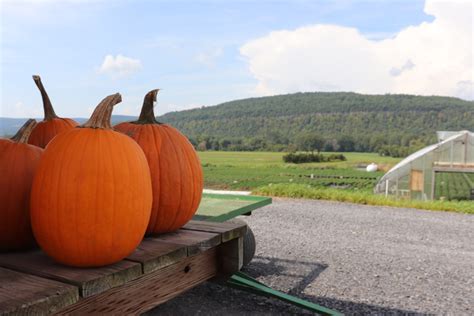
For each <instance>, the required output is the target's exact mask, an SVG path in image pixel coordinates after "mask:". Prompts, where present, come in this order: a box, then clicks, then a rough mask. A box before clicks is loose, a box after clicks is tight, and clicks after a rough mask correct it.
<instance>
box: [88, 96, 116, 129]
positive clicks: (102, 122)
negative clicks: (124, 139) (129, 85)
mask: <svg viewBox="0 0 474 316" xmlns="http://www.w3.org/2000/svg"><path fill="white" fill-rule="evenodd" d="M120 102H122V96H121V95H120V93H116V94H112V95H109V96H108V97H106V98H105V99H103V100H102V101H100V103H99V104H98V105H97V107H96V108H95V110H94V113H92V115H91V118H90V119H89V120H88V121H87V122H85V123H84V124H82V125H81V127H88V128H103V129H112V124H111V123H110V119H111V117H112V110H113V108H114V105H116V104H118V103H120Z"/></svg>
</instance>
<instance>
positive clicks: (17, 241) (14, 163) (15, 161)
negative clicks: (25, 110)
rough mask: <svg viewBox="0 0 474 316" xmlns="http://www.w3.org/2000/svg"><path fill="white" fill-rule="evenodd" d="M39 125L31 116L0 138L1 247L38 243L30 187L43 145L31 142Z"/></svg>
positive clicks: (13, 247)
mask: <svg viewBox="0 0 474 316" xmlns="http://www.w3.org/2000/svg"><path fill="white" fill-rule="evenodd" d="M35 125H36V121H35V120H33V119H30V120H28V121H27V122H26V123H25V124H24V125H23V127H22V128H21V129H20V130H19V131H18V133H17V134H16V135H15V136H13V137H12V138H11V139H0V175H1V176H0V205H1V210H0V250H18V249H22V248H27V247H29V246H32V245H33V244H34V239H33V234H32V232H31V226H30V205H29V203H30V191H31V184H32V182H33V176H34V173H35V171H36V168H37V166H38V163H39V160H40V157H41V155H42V153H43V149H41V148H39V147H36V146H33V145H28V144H27V141H28V137H29V136H30V133H31V131H32V130H33V128H34V127H35Z"/></svg>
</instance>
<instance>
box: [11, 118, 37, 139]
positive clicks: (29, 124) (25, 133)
mask: <svg viewBox="0 0 474 316" xmlns="http://www.w3.org/2000/svg"><path fill="white" fill-rule="evenodd" d="M35 126H36V120H34V119H29V120H28V121H26V123H25V124H23V126H22V127H21V128H20V129H19V130H18V132H16V134H15V136H13V137H12V138H10V139H11V140H12V141H14V142H17V143H23V144H26V143H27V142H28V138H29V137H30V134H31V132H32V131H33V129H34V128H35Z"/></svg>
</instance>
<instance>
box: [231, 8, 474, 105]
mask: <svg viewBox="0 0 474 316" xmlns="http://www.w3.org/2000/svg"><path fill="white" fill-rule="evenodd" d="M472 6H473V4H472V2H471V1H444V2H439V1H429V0H428V1H426V3H425V12H426V13H427V14H430V15H433V16H434V17H435V18H434V20H433V21H432V22H423V23H421V24H420V25H417V26H410V27H407V28H405V29H403V30H401V31H400V32H398V33H397V34H395V35H394V36H392V37H391V38H387V39H384V40H378V41H377V40H372V39H370V38H367V37H366V36H365V35H363V34H361V33H360V32H359V31H358V30H357V29H354V28H349V27H343V26H337V25H326V24H318V25H312V26H307V27H302V28H298V29H296V30H293V31H288V30H283V31H276V32H271V33H270V34H268V35H267V36H264V37H262V38H258V39H255V40H252V41H250V42H248V43H246V44H244V45H243V46H242V47H241V48H240V52H241V54H242V55H243V56H244V57H246V58H247V60H248V63H249V68H250V71H251V73H252V74H253V75H254V76H255V78H256V79H257V80H258V85H257V87H256V92H257V93H258V94H260V95H271V94H280V93H288V92H296V91H356V92H361V93H410V94H421V95H450V96H457V97H461V98H465V99H474V79H473V71H474V70H473V25H472V23H473V13H472V9H473V7H472Z"/></svg>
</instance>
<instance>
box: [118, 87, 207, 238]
mask: <svg viewBox="0 0 474 316" xmlns="http://www.w3.org/2000/svg"><path fill="white" fill-rule="evenodd" d="M157 93H158V90H152V91H150V92H148V94H147V95H146V96H145V99H144V101H143V107H142V111H141V114H140V117H139V118H138V121H135V122H128V123H120V124H118V125H116V126H115V129H116V130H118V131H120V132H122V133H124V134H127V135H129V136H130V137H132V138H133V139H135V140H136V141H137V142H138V144H139V145H140V147H141V148H142V149H143V151H144V152H145V155H146V157H147V160H148V164H149V165H150V172H151V179H152V187H153V206H152V211H151V217H150V223H149V224H148V228H147V233H164V232H170V231H174V230H177V229H178V228H180V227H182V226H183V225H184V224H186V223H187V222H188V221H189V220H190V219H191V218H192V217H193V215H194V214H195V213H196V210H197V208H198V206H199V203H200V201H201V196H202V188H203V176H202V169H201V164H200V162H199V158H198V156H197V154H196V152H195V150H194V148H193V146H192V145H191V143H190V142H189V141H188V139H187V138H186V137H185V136H184V135H183V134H181V133H180V132H179V131H178V130H177V129H175V128H174V127H171V126H169V125H167V124H162V123H159V122H157V121H156V119H155V115H154V112H153V103H154V101H156V95H157Z"/></svg>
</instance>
